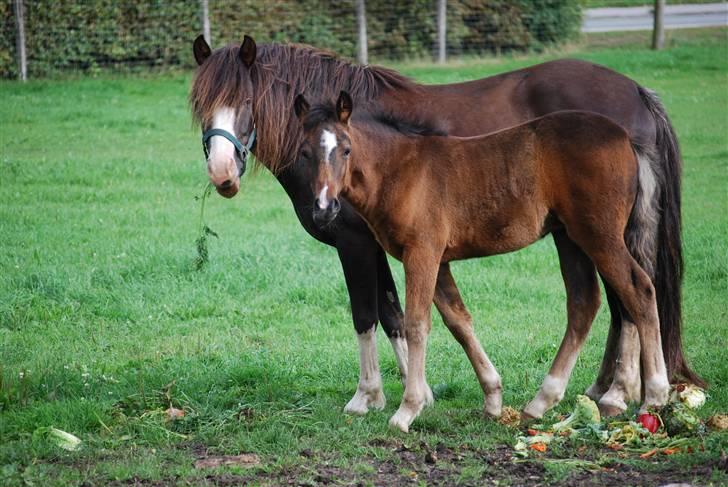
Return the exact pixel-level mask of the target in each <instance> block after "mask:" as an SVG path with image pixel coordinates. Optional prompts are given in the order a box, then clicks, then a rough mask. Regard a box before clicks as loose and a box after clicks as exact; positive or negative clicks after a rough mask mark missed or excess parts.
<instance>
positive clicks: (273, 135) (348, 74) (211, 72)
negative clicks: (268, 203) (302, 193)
mask: <svg viewBox="0 0 728 487" xmlns="http://www.w3.org/2000/svg"><path fill="white" fill-rule="evenodd" d="M239 49H240V48H239V46H237V45H229V46H226V47H223V48H221V49H218V50H216V51H215V52H213V53H212V55H211V56H210V57H209V58H208V59H207V60H206V61H205V62H204V63H203V65H202V66H200V68H199V69H198V71H197V74H196V76H195V79H194V81H193V84H192V91H191V92H190V105H191V108H192V113H193V117H194V119H195V121H196V122H197V123H201V124H206V123H209V121H210V120H211V118H212V114H213V113H214V112H215V110H216V109H217V108H218V107H220V106H223V105H225V106H232V107H236V106H240V104H242V103H243V102H244V101H245V99H246V98H247V97H248V96H250V94H247V93H244V90H243V89H241V88H242V81H241V80H242V79H243V76H245V75H246V73H245V69H246V68H245V67H244V66H243V65H242V63H241V62H240V61H238V51H239ZM250 77H251V80H252V83H253V99H254V106H253V117H254V120H255V122H256V126H257V137H258V139H257V140H258V141H257V143H256V148H255V157H256V160H258V161H260V162H261V163H263V164H264V165H265V166H266V167H267V168H268V169H269V170H270V171H272V172H273V173H274V174H275V173H278V172H279V171H281V170H282V169H284V168H285V167H286V166H288V165H289V164H291V163H293V162H294V160H295V156H296V154H297V153H298V149H299V145H300V143H301V139H302V137H301V135H302V134H301V127H300V124H299V123H298V121H297V119H296V116H295V114H294V113H293V100H294V99H295V97H296V95H298V94H299V93H303V94H305V95H306V97H307V98H309V99H311V100H329V99H333V98H334V97H335V96H337V95H338V94H339V92H340V91H341V90H345V91H348V92H349V93H350V94H351V95H352V97H353V98H354V100H355V103H357V105H358V106H360V105H361V106H363V105H366V103H367V102H369V101H371V100H373V99H376V98H377V97H379V96H380V95H381V94H382V93H383V92H384V91H387V90H405V91H415V90H419V88H420V85H418V84H416V83H415V82H413V81H411V80H410V79H409V78H406V77H405V76H402V75H401V74H399V73H397V72H396V71H393V70H390V69H387V68H383V67H379V66H362V65H358V64H354V63H352V62H350V61H347V60H344V59H341V58H339V57H337V56H336V54H334V53H332V52H330V51H326V50H322V49H317V48H314V47H311V46H306V45H299V44H265V45H259V46H258V57H257V59H256V61H255V63H254V64H253V65H252V67H251V69H250Z"/></svg>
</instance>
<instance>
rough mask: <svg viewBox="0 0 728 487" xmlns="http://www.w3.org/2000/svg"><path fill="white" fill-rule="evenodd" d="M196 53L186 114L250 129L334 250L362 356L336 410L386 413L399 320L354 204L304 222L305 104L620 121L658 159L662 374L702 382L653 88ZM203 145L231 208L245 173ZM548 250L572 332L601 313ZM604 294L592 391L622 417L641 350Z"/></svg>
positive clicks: (276, 49) (577, 69) (598, 74)
mask: <svg viewBox="0 0 728 487" xmlns="http://www.w3.org/2000/svg"><path fill="white" fill-rule="evenodd" d="M193 52H194V55H195V59H196V60H197V62H198V64H199V65H200V67H199V69H198V71H197V73H196V75H195V79H194V82H193V86H192V91H191V93H190V103H191V106H192V109H193V114H194V117H195V119H196V120H197V121H198V122H199V123H200V125H201V127H202V129H203V130H204V131H207V130H208V129H210V128H213V127H217V128H226V130H228V131H229V132H233V133H234V134H235V135H236V136H237V137H238V138H239V139H240V140H241V141H242V143H246V142H249V134H250V133H251V130H252V126H253V125H252V124H253V123H255V125H256V127H257V138H256V139H255V145H254V146H253V153H254V154H255V156H256V160H257V161H258V162H259V163H261V164H263V165H264V166H265V167H266V168H268V169H269V170H270V171H271V172H272V173H273V174H274V175H275V177H276V178H277V179H278V181H279V182H280V183H281V185H282V186H283V188H284V189H285V191H286V193H287V194H288V195H289V197H290V199H291V202H292V204H293V208H294V210H295V212H296V215H297V216H298V218H299V220H300V222H301V224H302V225H303V227H304V228H305V229H306V231H307V232H308V233H309V234H311V235H312V236H313V237H314V238H316V239H318V240H319V241H321V242H324V243H326V244H328V245H331V246H333V247H335V248H336V250H337V253H338V256H339V259H340V260H341V265H342V268H343V271H344V276H345V278H346V286H347V290H348V292H349V297H350V300H351V310H352V318H353V321H354V327H355V330H356V332H357V338H358V342H359V353H360V379H359V384H358V386H357V390H356V393H355V394H354V397H353V398H352V399H351V401H349V403H348V404H347V405H346V407H345V411H347V412H352V413H358V414H363V413H366V412H367V410H368V409H369V408H370V407H376V408H380V407H382V406H383V405H384V394H383V392H382V381H381V375H380V372H379V365H378V358H377V351H376V340H375V339H374V338H375V336H374V332H375V330H376V325H377V323H378V322H379V323H381V325H382V328H383V329H384V331H385V332H386V334H387V336H388V337H389V339H390V341H391V343H392V346H393V348H394V352H395V355H396V357H397V361H398V364H399V366H400V370H401V372H402V376H403V378H404V377H406V374H407V370H406V344H405V342H404V340H403V339H402V334H401V332H400V330H401V324H402V312H401V308H400V305H399V299H398V297H397V289H396V287H395V285H394V280H393V279H392V275H391V271H390V269H389V265H388V263H387V259H386V257H385V255H384V252H383V250H382V249H381V247H380V246H379V244H378V243H377V242H376V240H375V239H374V237H373V235H372V233H371V231H370V230H369V228H368V227H367V225H366V224H365V223H364V222H363V220H362V219H361V217H359V215H357V213H356V212H355V211H354V210H353V208H352V207H351V205H349V204H348V203H347V202H346V201H345V200H342V202H341V205H342V208H341V211H340V212H339V216H338V218H337V219H336V221H335V222H334V224H332V225H328V226H326V227H320V226H318V225H316V224H315V222H314V221H313V218H312V215H311V211H310V205H311V201H312V197H313V192H312V185H313V179H314V172H313V171H312V170H311V167H310V165H309V164H306V163H304V162H302V161H300V160H299V159H297V155H298V151H299V146H300V144H301V141H302V130H301V128H300V126H299V123H298V121H297V120H296V117H295V116H294V115H293V113H292V110H291V109H290V107H291V104H292V103H293V99H294V97H295V95H296V94H298V93H303V92H305V93H306V95H307V96H310V97H312V98H316V99H330V98H333V97H335V96H336V95H338V93H339V91H340V90H346V91H348V92H349V93H351V95H352V96H353V98H354V101H355V102H356V103H357V106H358V107H362V108H364V107H367V106H368V107H371V108H372V109H375V110H377V111H380V112H392V113H398V114H403V115H406V117H407V118H408V119H417V120H423V121H426V122H428V123H429V124H431V125H434V126H436V127H438V129H439V130H442V131H444V132H447V133H448V134H451V135H459V136H471V135H479V134H483V133H487V132H491V131H495V130H498V129H502V128H505V127H508V126H512V125H516V124H518V123H521V122H523V121H526V120H529V119H531V118H534V117H537V116H540V115H545V114H547V113H550V112H553V111H556V110H565V109H583V110H590V111H594V112H597V113H601V114H603V115H606V116H609V117H610V118H612V119H613V120H615V121H616V122H617V123H619V124H620V125H621V126H622V127H624V128H625V129H626V130H627V132H628V133H629V134H630V137H631V138H632V140H633V141H634V142H635V143H636V144H638V145H640V146H642V147H645V149H646V150H645V154H648V155H649V154H651V157H653V161H652V167H653V168H654V173H655V180H656V188H655V198H656V199H657V201H658V207H659V215H658V220H659V221H658V223H657V225H658V239H659V240H660V241H664V242H667V243H668V244H669V245H668V246H661V247H659V249H660V250H659V251H658V253H657V255H656V256H653V266H652V272H654V274H655V277H654V282H655V287H656V291H657V303H658V310H659V313H660V326H661V333H662V337H663V346H664V350H665V357H666V361H667V368H668V374H669V376H670V377H671V378H673V377H677V376H684V377H686V378H688V379H690V380H692V381H693V382H696V383H699V384H700V383H702V382H701V381H700V379H699V377H697V376H696V375H695V374H694V373H693V372H692V370H691V369H690V368H689V367H688V365H687V363H686V361H685V358H684V356H683V351H682V346H681V337H680V285H681V275H682V256H681V244H680V154H679V150H678V146H677V141H676V139H675V135H674V133H673V131H672V127H671V126H670V122H669V120H668V119H667V116H666V114H665V112H664V109H663V108H662V105H661V104H660V102H659V100H658V99H657V97H656V96H654V95H653V94H652V93H651V92H649V91H648V90H646V89H644V88H642V87H640V86H639V85H637V84H636V83H635V82H634V81H632V80H630V79H628V78H626V77H624V76H622V75H620V74H619V73H616V72H614V71H611V70H609V69H607V68H604V67H602V66H598V65H594V64H591V63H588V62H583V61H577V60H559V61H552V62H548V63H544V64H539V65H536V66H532V67H528V68H525V69H520V70H517V71H513V72H509V73H503V74H500V75H497V76H492V77H489V78H483V79H480V80H477V81H469V82H465V83H456V84H449V85H420V84H417V83H414V82H412V81H411V80H409V79H407V78H405V77H403V76H401V75H399V74H398V73H396V72H394V71H391V70H388V69H384V68H381V67H375V66H359V65H356V64H352V63H350V62H348V61H345V60H342V59H339V58H337V57H336V56H335V55H334V54H332V53H330V52H327V51H322V50H319V49H315V48H312V47H309V46H301V45H281V44H267V45H256V44H255V42H254V41H253V40H252V39H251V38H249V37H246V38H245V41H244V42H243V44H242V45H240V46H238V45H229V46H226V47H223V48H220V49H217V50H215V51H214V52H213V51H211V49H210V47H209V46H208V45H207V44H206V43H205V41H204V39H202V37H201V36H200V37H199V38H197V39H196V40H195V42H194V45H193ZM357 110H359V108H357ZM209 144H210V147H209V157H208V160H207V164H208V172H209V176H210V181H211V182H212V183H213V184H215V186H216V187H217V188H218V192H220V193H221V194H223V195H224V196H226V197H232V196H234V195H235V194H236V193H237V191H238V188H239V184H240V178H239V174H240V167H241V166H242V162H241V161H240V160H239V157H238V155H237V154H236V151H235V148H234V146H233V144H232V143H230V142H229V141H228V140H226V139H224V138H223V137H212V138H211V139H210V141H209ZM554 242H555V244H556V248H557V251H558V254H559V260H560V263H561V267H562V271H563V273H564V276H565V279H567V287H566V289H567V293H568V311H569V321H573V320H579V319H581V318H580V316H582V315H590V314H591V313H594V312H595V310H596V309H597V308H598V307H599V293H598V290H597V287H596V286H597V284H596V283H595V281H594V279H593V276H592V275H591V274H589V273H588V272H583V270H582V269H581V267H580V265H579V264H580V259H581V256H580V254H579V252H576V251H575V250H574V245H573V243H572V242H571V241H570V239H569V238H568V237H567V236H566V235H565V234H563V232H562V233H558V232H557V233H555V234H554ZM605 288H606V291H607V299H608V302H609V307H610V311H611V313H612V324H611V328H610V332H609V338H608V339H607V346H606V348H605V355H604V359H603V361H602V366H601V369H600V372H599V376H598V377H597V380H596V381H595V383H594V384H593V385H592V386H591V387H590V388H589V390H588V393H589V395H591V396H592V397H593V398H594V399H595V400H598V401H599V405H600V408H602V410H603V411H606V412H618V411H621V410H624V409H625V408H626V402H629V401H630V400H639V397H640V388H641V383H640V374H639V362H638V360H637V359H638V340H637V338H636V335H637V334H636V328H635V327H634V325H633V324H632V323H631V322H630V321H628V319H627V318H628V316H626V315H625V314H623V313H622V311H621V310H620V306H619V304H618V301H617V300H616V299H615V296H614V292H613V291H612V290H611V288H610V287H609V286H608V285H607V286H605ZM568 339H569V338H568V336H567V337H566V338H565V340H568ZM549 390H551V389H549ZM559 398H560V396H559V395H558V394H556V395H554V394H553V392H551V393H549V394H547V395H544V394H541V393H539V398H538V399H537V400H536V401H533V402H532V403H531V404H530V405H529V406H528V408H527V409H526V412H527V413H528V414H530V415H532V416H540V415H541V414H542V413H543V411H544V410H545V409H546V408H547V407H549V406H551V405H553V404H555V402H557V401H558V400H559Z"/></svg>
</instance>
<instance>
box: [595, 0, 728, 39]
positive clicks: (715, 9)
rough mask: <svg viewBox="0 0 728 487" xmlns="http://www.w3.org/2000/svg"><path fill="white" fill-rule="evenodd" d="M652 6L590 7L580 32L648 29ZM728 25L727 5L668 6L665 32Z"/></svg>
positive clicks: (650, 27) (649, 27)
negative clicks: (666, 30)
mask: <svg viewBox="0 0 728 487" xmlns="http://www.w3.org/2000/svg"><path fill="white" fill-rule="evenodd" d="M652 12H653V9H652V6H645V7H627V8H591V9H587V10H586V11H584V19H583V21H582V25H581V31H582V32H610V31H624V30H652V23H653V13H652ZM714 26H728V3H726V2H723V3H701V4H693V5H668V6H667V7H666V8H665V29H685V28H689V27H714Z"/></svg>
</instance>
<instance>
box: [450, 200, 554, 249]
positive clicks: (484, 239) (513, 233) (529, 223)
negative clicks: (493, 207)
mask: <svg viewBox="0 0 728 487" xmlns="http://www.w3.org/2000/svg"><path fill="white" fill-rule="evenodd" d="M546 215H547V212H546V211H544V212H541V211H534V212H533V213H531V214H530V215H528V216H527V217H524V215H520V216H519V217H517V218H507V217H506V218H503V217H502V216H499V217H498V218H486V219H484V220H481V221H477V220H475V221H472V222H471V223H470V224H465V225H462V226H461V227H460V228H458V229H457V230H456V231H455V232H453V235H452V237H451V238H450V239H449V241H448V245H447V247H446V249H445V252H444V254H443V261H451V260H460V259H469V258H472V257H486V256H489V255H496V254H505V253H508V252H513V251H516V250H519V249H522V248H524V247H528V246H529V245H531V244H532V243H534V242H535V241H537V240H539V239H540V238H541V237H542V236H543V235H544V234H545V233H546V230H545V226H544V221H545V218H546Z"/></svg>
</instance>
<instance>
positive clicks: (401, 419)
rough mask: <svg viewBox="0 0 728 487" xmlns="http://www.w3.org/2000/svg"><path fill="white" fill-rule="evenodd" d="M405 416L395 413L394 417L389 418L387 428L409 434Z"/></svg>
mask: <svg viewBox="0 0 728 487" xmlns="http://www.w3.org/2000/svg"><path fill="white" fill-rule="evenodd" d="M405 416H406V415H404V414H401V413H400V412H399V411H397V412H396V413H395V414H394V416H392V417H391V418H389V427H390V428H392V429H396V430H399V431H401V432H402V433H409V425H410V421H409V420H407V418H406V417H405Z"/></svg>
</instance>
